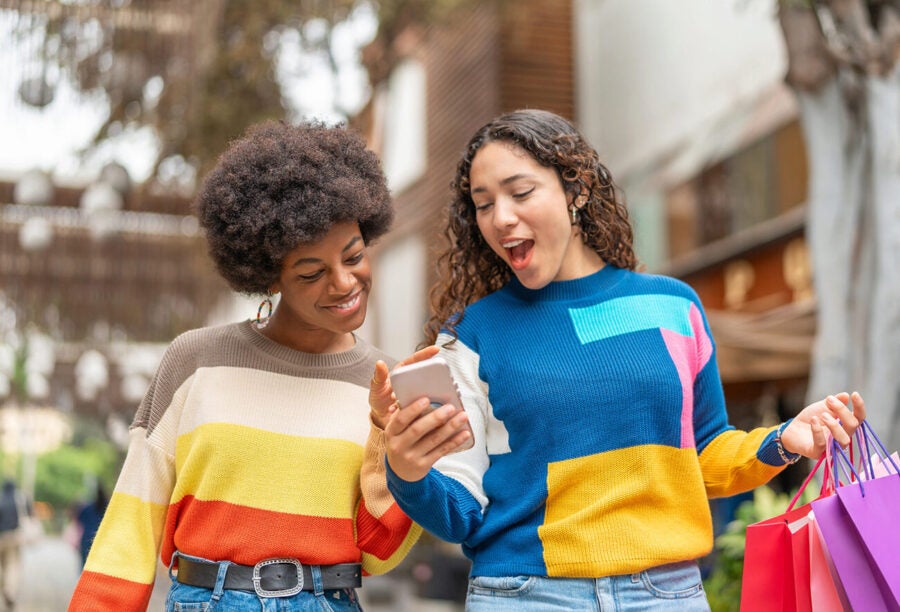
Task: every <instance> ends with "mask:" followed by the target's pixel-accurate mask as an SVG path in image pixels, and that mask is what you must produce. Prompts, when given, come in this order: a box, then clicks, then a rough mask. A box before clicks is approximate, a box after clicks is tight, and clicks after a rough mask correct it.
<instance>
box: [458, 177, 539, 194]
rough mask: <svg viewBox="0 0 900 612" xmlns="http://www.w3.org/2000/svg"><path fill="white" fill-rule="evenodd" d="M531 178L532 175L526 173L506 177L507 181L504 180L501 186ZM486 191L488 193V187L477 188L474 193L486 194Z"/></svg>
mask: <svg viewBox="0 0 900 612" xmlns="http://www.w3.org/2000/svg"><path fill="white" fill-rule="evenodd" d="M531 177H532V175H531V174H528V173H525V172H521V173H519V174H513V175H512V176H508V177H506V178H505V179H503V180H502V181H500V184H501V185H508V184H510V183H514V182H515V181H518V180H519V179H523V178H531ZM485 191H487V188H486V187H476V188H475V189H473V190H472V193H484V192H485Z"/></svg>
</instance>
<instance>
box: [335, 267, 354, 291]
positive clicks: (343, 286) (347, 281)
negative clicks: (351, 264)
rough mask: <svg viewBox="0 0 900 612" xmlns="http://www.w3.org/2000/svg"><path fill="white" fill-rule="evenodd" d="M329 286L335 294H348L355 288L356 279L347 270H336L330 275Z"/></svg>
mask: <svg viewBox="0 0 900 612" xmlns="http://www.w3.org/2000/svg"><path fill="white" fill-rule="evenodd" d="M331 286H332V288H333V289H334V291H335V293H348V292H349V291H350V290H351V289H353V287H355V286H356V277H355V276H353V272H352V271H351V270H350V269H349V268H338V269H337V270H335V271H334V274H332V275H331Z"/></svg>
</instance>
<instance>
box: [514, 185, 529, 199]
mask: <svg viewBox="0 0 900 612" xmlns="http://www.w3.org/2000/svg"><path fill="white" fill-rule="evenodd" d="M533 191H534V187H532V188H531V189H529V190H528V191H522V192H519V193H514V194H513V197H514V198H515V199H517V200H521V199H522V198H526V197H528V196H529V195H531V193H532V192H533Z"/></svg>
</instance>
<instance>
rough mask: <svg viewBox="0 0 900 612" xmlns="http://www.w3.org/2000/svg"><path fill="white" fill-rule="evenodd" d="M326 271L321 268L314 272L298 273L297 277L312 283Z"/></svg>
mask: <svg viewBox="0 0 900 612" xmlns="http://www.w3.org/2000/svg"><path fill="white" fill-rule="evenodd" d="M324 273H325V272H324V270H319V271H318V272H314V273H312V274H298V275H297V278H299V279H300V280H302V281H306V282H308V283H311V282H313V281H316V280H319V279H320V278H322V274H324Z"/></svg>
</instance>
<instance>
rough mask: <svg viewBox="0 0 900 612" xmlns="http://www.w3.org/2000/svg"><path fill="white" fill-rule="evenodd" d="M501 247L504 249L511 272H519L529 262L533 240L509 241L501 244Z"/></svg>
mask: <svg viewBox="0 0 900 612" xmlns="http://www.w3.org/2000/svg"><path fill="white" fill-rule="evenodd" d="M502 246H503V248H504V249H506V256H507V259H509V265H510V267H512V269H513V270H521V269H523V268H524V267H525V266H527V265H528V262H529V261H531V253H532V249H533V248H534V240H510V241H509V242H504V243H502Z"/></svg>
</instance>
